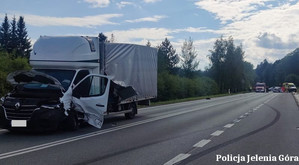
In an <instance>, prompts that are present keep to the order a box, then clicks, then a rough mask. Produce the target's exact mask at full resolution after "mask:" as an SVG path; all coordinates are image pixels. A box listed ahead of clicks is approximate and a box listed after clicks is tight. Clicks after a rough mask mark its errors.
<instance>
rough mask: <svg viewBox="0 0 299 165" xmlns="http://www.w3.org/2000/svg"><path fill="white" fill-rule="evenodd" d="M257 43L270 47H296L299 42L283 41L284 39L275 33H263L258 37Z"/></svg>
mask: <svg viewBox="0 0 299 165" xmlns="http://www.w3.org/2000/svg"><path fill="white" fill-rule="evenodd" d="M257 45H258V46H260V47H263V48H268V49H295V48H296V47H297V46H298V42H292V41H289V42H283V41H282V39H281V38H280V37H278V36H276V35H275V34H270V33H267V32H266V33H263V34H261V35H260V36H259V37H258V40H257Z"/></svg>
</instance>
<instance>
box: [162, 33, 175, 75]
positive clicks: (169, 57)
mask: <svg viewBox="0 0 299 165" xmlns="http://www.w3.org/2000/svg"><path fill="white" fill-rule="evenodd" d="M178 63H179V56H178V55H177V54H176V50H175V49H174V48H173V46H172V45H171V43H170V41H169V40H168V39H167V38H165V40H164V41H163V42H162V43H161V45H160V46H158V70H159V72H161V71H167V72H169V73H173V74H174V73H175V70H176V65H177V64H178Z"/></svg>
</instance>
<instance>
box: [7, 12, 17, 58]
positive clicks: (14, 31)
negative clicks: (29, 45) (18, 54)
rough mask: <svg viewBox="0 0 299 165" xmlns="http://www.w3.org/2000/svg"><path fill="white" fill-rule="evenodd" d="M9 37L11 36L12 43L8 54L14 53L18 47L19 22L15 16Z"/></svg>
mask: <svg viewBox="0 0 299 165" xmlns="http://www.w3.org/2000/svg"><path fill="white" fill-rule="evenodd" d="M9 36H10V43H9V48H8V50H7V51H8V53H12V52H13V51H14V50H16V49H17V47H18V42H17V39H18V35H17V21H16V17H15V16H14V17H13V19H12V22H11V29H10V31H9Z"/></svg>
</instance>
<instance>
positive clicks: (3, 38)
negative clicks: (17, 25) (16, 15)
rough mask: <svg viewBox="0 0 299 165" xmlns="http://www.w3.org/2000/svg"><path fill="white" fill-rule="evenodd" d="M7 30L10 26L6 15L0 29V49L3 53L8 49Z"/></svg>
mask: <svg viewBox="0 0 299 165" xmlns="http://www.w3.org/2000/svg"><path fill="white" fill-rule="evenodd" d="M9 28H10V25H9V21H8V18H7V14H6V15H5V17H4V21H3V23H2V25H1V28H0V48H1V49H3V50H5V51H7V49H8V47H9V41H10V38H9Z"/></svg>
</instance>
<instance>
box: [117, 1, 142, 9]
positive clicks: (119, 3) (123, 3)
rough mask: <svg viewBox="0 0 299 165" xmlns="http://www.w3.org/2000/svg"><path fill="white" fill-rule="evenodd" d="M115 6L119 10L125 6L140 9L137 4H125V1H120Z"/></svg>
mask: <svg viewBox="0 0 299 165" xmlns="http://www.w3.org/2000/svg"><path fill="white" fill-rule="evenodd" d="M116 6H117V7H118V8H119V9H122V8H124V7H126V6H134V7H136V8H141V7H140V6H138V5H137V4H135V3H133V2H127V1H121V2H118V3H116Z"/></svg>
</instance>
